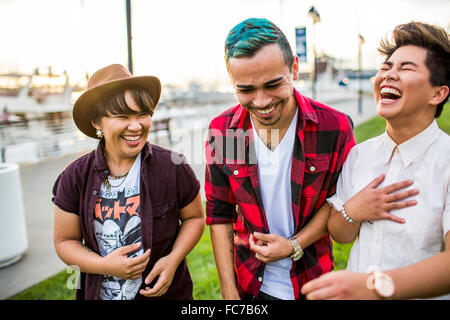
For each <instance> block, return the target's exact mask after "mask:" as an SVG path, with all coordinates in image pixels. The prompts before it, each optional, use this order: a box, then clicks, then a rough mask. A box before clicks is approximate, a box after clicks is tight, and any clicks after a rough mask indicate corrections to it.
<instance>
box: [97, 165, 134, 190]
mask: <svg viewBox="0 0 450 320" xmlns="http://www.w3.org/2000/svg"><path fill="white" fill-rule="evenodd" d="M128 172H130V171H129V170H128V171H127V172H126V173H124V174H121V175H119V176H115V175H113V174H111V175H110V176H112V177H113V178H114V180H118V179H122V178H123V179H122V181H121V182H120V183H119V184H118V185H112V184H111V182H109V179H108V177H106V178H105V181H104V182H103V183H104V184H105V187H106V190H108V191H111V187H112V188H118V187H120V186H121V185H122V183H123V182H124V181H125V180H126V176H127V175H128Z"/></svg>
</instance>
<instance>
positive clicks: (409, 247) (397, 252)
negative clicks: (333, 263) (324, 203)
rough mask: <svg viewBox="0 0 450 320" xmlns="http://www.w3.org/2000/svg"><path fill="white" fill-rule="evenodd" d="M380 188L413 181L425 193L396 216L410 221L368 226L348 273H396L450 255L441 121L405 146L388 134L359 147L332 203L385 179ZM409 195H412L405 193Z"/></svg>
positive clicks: (447, 161) (446, 153) (448, 159)
mask: <svg viewBox="0 0 450 320" xmlns="http://www.w3.org/2000/svg"><path fill="white" fill-rule="evenodd" d="M382 173H384V174H385V179H384V181H383V183H382V184H381V185H380V186H379V187H383V186H387V185H389V184H392V183H394V182H399V181H403V180H407V179H411V180H413V181H414V184H413V185H412V186H410V187H408V188H407V189H414V188H417V189H419V194H418V195H416V196H413V197H411V198H410V199H414V200H417V205H415V206H413V207H409V208H404V209H399V210H391V211H390V213H391V214H393V215H396V216H399V217H401V218H404V219H405V220H406V223H405V224H400V223H396V222H392V221H389V220H378V221H374V223H373V224H370V223H368V222H363V223H362V224H361V229H360V231H359V236H358V238H357V240H356V241H355V243H354V245H353V248H352V250H351V252H350V257H349V260H348V264H347V269H348V270H352V271H356V272H364V273H365V272H367V271H368V268H369V267H371V266H377V267H378V268H380V269H381V270H390V269H396V268H401V267H405V266H408V265H412V264H415V263H417V262H419V261H422V260H424V259H427V258H429V257H431V256H433V255H435V254H437V253H439V252H441V251H443V250H444V237H445V235H446V234H447V232H448V231H449V229H450V137H449V136H448V135H447V134H446V133H445V132H443V131H442V130H440V129H439V127H438V126H437V123H436V120H434V121H433V122H432V124H431V125H430V126H429V127H428V128H427V129H425V130H424V131H422V132H421V133H419V134H418V135H416V136H415V137H413V138H411V139H409V140H408V141H405V142H404V143H402V144H400V145H396V143H395V142H394V141H393V140H392V139H391V138H390V137H389V135H388V134H387V133H386V132H385V133H383V134H382V135H380V136H378V137H375V138H372V139H370V140H367V141H365V142H363V143H360V144H358V145H356V146H355V147H353V149H352V150H351V151H350V153H349V155H348V157H347V160H346V161H345V163H344V166H343V168H342V172H341V175H340V176H339V180H338V183H337V189H336V194H335V195H334V196H332V197H331V198H329V199H328V202H329V203H330V204H332V205H333V206H334V207H335V208H336V209H338V210H340V209H341V208H342V205H343V204H344V203H345V202H346V201H347V200H349V199H350V198H351V197H352V196H353V195H355V194H356V193H357V192H358V191H360V190H361V189H362V188H364V187H365V186H367V184H369V182H371V181H372V180H373V179H374V178H376V177H377V176H379V175H380V174H382ZM405 190H406V189H405Z"/></svg>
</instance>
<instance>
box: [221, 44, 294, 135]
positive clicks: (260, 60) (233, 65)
mask: <svg viewBox="0 0 450 320" xmlns="http://www.w3.org/2000/svg"><path fill="white" fill-rule="evenodd" d="M228 66H229V73H230V77H231V81H232V83H233V86H234V87H235V91H236V96H237V98H238V100H239V103H240V104H241V106H242V107H244V108H245V109H247V110H248V111H249V112H250V115H251V117H252V120H253V122H254V124H255V127H256V128H257V129H261V128H265V129H282V128H284V127H285V126H287V127H289V124H290V123H291V121H292V118H293V116H294V115H295V110H296V107H297V104H296V101H295V98H294V96H293V88H294V86H293V81H294V80H297V76H298V59H297V58H295V59H294V63H293V65H292V66H287V65H286V63H285V60H284V57H283V54H282V52H281V50H280V48H279V46H278V45H277V44H269V45H266V46H264V47H263V48H261V49H260V50H258V51H257V52H256V54H255V55H254V56H253V57H239V58H231V59H230V60H229V61H228Z"/></svg>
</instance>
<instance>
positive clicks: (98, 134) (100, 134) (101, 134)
mask: <svg viewBox="0 0 450 320" xmlns="http://www.w3.org/2000/svg"><path fill="white" fill-rule="evenodd" d="M95 134H96V135H97V137H98V138H99V139H101V138H103V132H102V130H100V129H97V131H96V132H95Z"/></svg>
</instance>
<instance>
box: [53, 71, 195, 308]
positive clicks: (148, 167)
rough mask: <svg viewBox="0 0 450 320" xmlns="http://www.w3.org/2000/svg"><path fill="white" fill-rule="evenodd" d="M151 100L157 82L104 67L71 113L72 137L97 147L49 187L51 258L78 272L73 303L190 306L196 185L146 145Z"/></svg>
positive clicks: (168, 156) (186, 169)
mask: <svg viewBox="0 0 450 320" xmlns="http://www.w3.org/2000/svg"><path fill="white" fill-rule="evenodd" d="M160 94H161V84H160V82H159V79H158V78H156V77H152V76H141V77H134V76H132V75H131V74H130V73H129V72H128V70H127V69H126V68H125V67H123V66H121V65H118V64H114V65H110V66H107V67H105V68H102V69H100V70H98V71H97V72H96V73H94V74H93V75H92V77H91V79H90V80H89V83H88V90H87V91H86V92H84V93H83V94H82V95H81V96H80V97H79V98H78V100H77V101H76V102H75V104H74V108H73V118H74V121H75V124H76V125H77V127H78V128H79V129H80V130H81V131H82V132H83V133H84V134H86V135H87V136H89V137H92V138H97V139H99V140H100V141H99V144H98V147H97V149H96V150H93V151H92V152H90V153H88V154H86V155H84V156H82V157H80V158H79V159H77V160H75V161H74V162H72V163H71V164H70V165H69V166H68V167H67V168H66V169H65V170H64V171H63V172H62V173H61V174H60V175H59V177H58V178H57V180H56V182H55V185H54V187H53V198H52V200H53V202H54V204H55V224H54V244H55V249H56V252H57V254H58V255H59V257H60V258H61V259H62V260H63V261H64V262H65V263H66V264H68V265H71V266H74V267H75V268H77V269H79V270H80V271H81V276H80V279H79V285H78V288H77V299H106V300H115V299H127V300H128V299H146V298H150V299H192V280H191V278H190V275H189V271H188V268H187V263H186V259H185V257H186V255H187V254H188V253H189V252H190V251H191V250H192V248H193V247H194V246H195V244H196V243H197V242H198V241H199V239H200V237H201V235H202V232H203V229H204V214H203V206H202V201H201V198H200V194H199V189H200V183H199V181H198V180H197V178H196V177H195V174H194V172H193V171H192V169H191V167H190V166H189V165H188V164H187V163H186V161H185V159H184V157H183V156H182V155H179V154H176V153H174V152H172V151H170V150H167V149H164V148H161V147H159V146H155V145H152V144H150V143H149V142H148V141H147V138H148V135H149V131H150V127H151V122H152V118H151V117H152V115H153V112H154V109H155V107H156V105H157V104H158V101H159V98H160ZM174 160H176V161H174ZM180 160H181V161H180Z"/></svg>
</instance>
